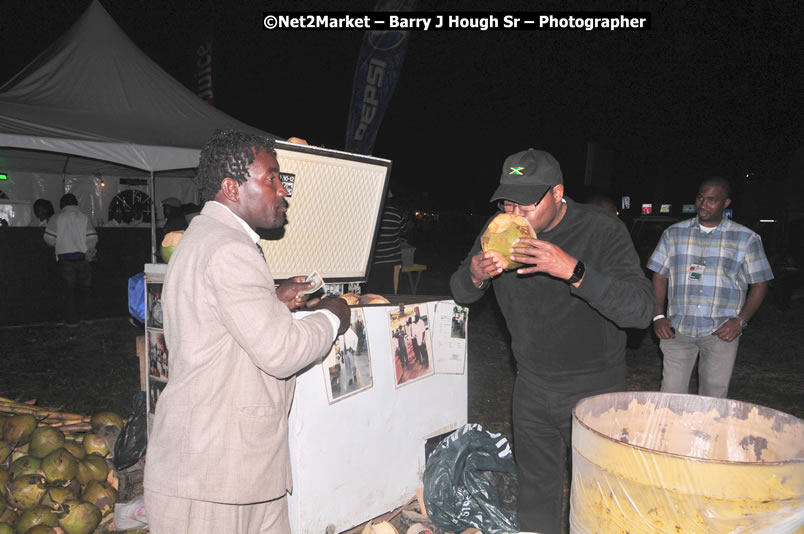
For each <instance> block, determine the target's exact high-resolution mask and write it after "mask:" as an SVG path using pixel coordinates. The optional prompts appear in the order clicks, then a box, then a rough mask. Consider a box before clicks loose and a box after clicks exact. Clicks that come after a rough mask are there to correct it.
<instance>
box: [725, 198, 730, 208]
mask: <svg viewBox="0 0 804 534" xmlns="http://www.w3.org/2000/svg"><path fill="white" fill-rule="evenodd" d="M730 205H731V199H730V198H727V199H726V202H724V203H723V207H724V208H728V207H729V206H730Z"/></svg>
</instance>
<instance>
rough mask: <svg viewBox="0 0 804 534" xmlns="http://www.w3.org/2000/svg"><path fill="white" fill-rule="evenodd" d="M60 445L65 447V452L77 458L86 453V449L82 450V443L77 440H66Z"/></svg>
mask: <svg viewBox="0 0 804 534" xmlns="http://www.w3.org/2000/svg"><path fill="white" fill-rule="evenodd" d="M62 447H63V448H65V449H67V452H69V453H70V454H72V455H73V456H75V457H76V458H77V459H78V460H80V459H81V458H83V457H84V456H86V454H87V451H85V450H84V444H83V443H80V442H78V441H70V440H67V441H65V442H64V445H63V446H62Z"/></svg>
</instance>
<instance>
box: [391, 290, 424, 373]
mask: <svg viewBox="0 0 804 534" xmlns="http://www.w3.org/2000/svg"><path fill="white" fill-rule="evenodd" d="M388 318H389V323H390V329H391V330H390V334H391V354H392V355H393V364H394V378H395V385H396V386H397V387H399V386H401V385H404V384H407V383H409V382H412V381H414V380H418V379H420V378H424V377H425V376H429V375H431V374H433V365H432V361H431V355H432V353H433V350H432V342H431V341H430V325H429V318H428V317H427V304H424V303H422V304H409V305H407V306H405V305H404V304H400V305H399V309H398V310H396V311H392V312H389V313H388Z"/></svg>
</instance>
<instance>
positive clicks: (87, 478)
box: [0, 397, 123, 534]
mask: <svg viewBox="0 0 804 534" xmlns="http://www.w3.org/2000/svg"><path fill="white" fill-rule="evenodd" d="M122 428H123V420H122V418H121V417H120V416H119V415H117V414H115V413H113V412H108V411H105V412H99V413H97V414H95V415H94V416H92V417H89V416H84V415H79V414H71V413H64V412H59V411H55V410H48V409H45V408H40V407H36V406H33V405H31V404H25V403H17V402H14V401H12V400H9V399H4V398H2V397H0V534H15V533H16V534H55V533H60V534H89V533H91V532H95V531H96V529H97V530H100V531H112V530H113V527H114V525H113V523H114V521H113V519H114V514H112V512H113V511H114V504H115V502H116V501H117V497H118V494H117V490H118V480H117V476H116V472H115V469H114V467H113V465H112V463H111V452H110V446H111V447H112V448H113V447H114V441H113V440H112V439H111V438H110V436H113V437H114V438H116V437H117V435H118V434H119V433H120V431H121V430H122ZM110 441H111V445H110V443H109V442H110ZM102 522H103V524H101V523H102ZM104 527H105V528H104Z"/></svg>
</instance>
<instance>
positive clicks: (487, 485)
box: [424, 425, 519, 534]
mask: <svg viewBox="0 0 804 534" xmlns="http://www.w3.org/2000/svg"><path fill="white" fill-rule="evenodd" d="M516 493H517V489H516V467H515V465H514V458H513V455H512V453H511V447H510V446H509V444H508V440H507V439H506V438H505V436H503V435H502V434H494V433H491V432H488V431H486V430H483V427H481V426H480V425H466V426H464V427H463V428H461V429H459V430H456V431H455V432H454V433H453V434H452V435H450V436H448V437H447V438H445V439H444V440H443V441H442V442H441V443H439V445H438V447H436V449H435V451H433V454H432V455H431V456H430V458H429V459H428V460H427V465H426V466H425V469H424V505H425V507H426V508H427V515H428V516H429V517H430V520H431V521H432V522H433V524H435V525H436V526H437V527H439V528H442V529H444V530H447V531H450V532H458V531H461V530H466V529H467V528H477V529H480V530H482V531H483V532H484V533H485V534H496V533H499V532H519V521H518V520H517V516H516Z"/></svg>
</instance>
